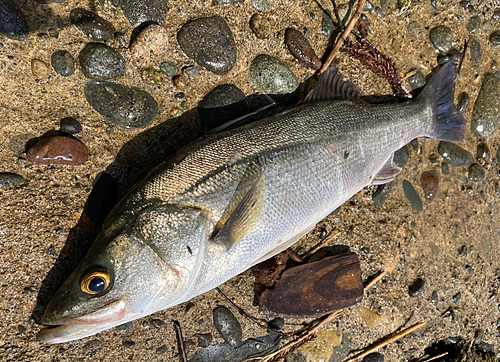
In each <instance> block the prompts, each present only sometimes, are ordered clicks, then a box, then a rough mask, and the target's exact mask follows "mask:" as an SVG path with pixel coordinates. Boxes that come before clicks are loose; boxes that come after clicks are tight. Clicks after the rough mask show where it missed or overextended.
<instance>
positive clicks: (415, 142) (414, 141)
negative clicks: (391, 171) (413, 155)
mask: <svg viewBox="0 0 500 362" xmlns="http://www.w3.org/2000/svg"><path fill="white" fill-rule="evenodd" d="M409 145H410V146H411V148H413V151H415V152H417V151H418V138H414V139H412V140H411V141H410V143H409Z"/></svg>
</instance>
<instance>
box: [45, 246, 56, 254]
mask: <svg viewBox="0 0 500 362" xmlns="http://www.w3.org/2000/svg"><path fill="white" fill-rule="evenodd" d="M47 252H48V253H49V255H50V256H55V255H56V253H57V251H56V248H55V247H54V246H51V247H50V248H49V250H47Z"/></svg>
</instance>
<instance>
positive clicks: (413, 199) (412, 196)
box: [403, 180, 424, 212]
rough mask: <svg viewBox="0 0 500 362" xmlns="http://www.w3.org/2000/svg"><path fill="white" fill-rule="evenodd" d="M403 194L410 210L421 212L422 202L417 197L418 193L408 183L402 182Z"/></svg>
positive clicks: (406, 181)
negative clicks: (409, 205)
mask: <svg viewBox="0 0 500 362" xmlns="http://www.w3.org/2000/svg"><path fill="white" fill-rule="evenodd" d="M403 192H404V194H405V196H406V198H407V199H408V201H410V204H411V208H412V209H413V210H415V211H418V212H421V211H422V210H423V209H424V207H423V205H422V200H421V199H420V196H418V192H417V191H416V190H415V188H414V187H413V185H412V184H411V183H410V181H408V180H404V181H403Z"/></svg>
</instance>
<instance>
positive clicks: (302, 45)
mask: <svg viewBox="0 0 500 362" xmlns="http://www.w3.org/2000/svg"><path fill="white" fill-rule="evenodd" d="M285 45H286V46H287V47H288V50H289V51H290V53H292V55H293V56H294V57H295V59H297V60H298V61H299V62H300V63H302V64H303V65H305V66H306V67H309V68H311V69H314V70H318V69H319V68H321V60H320V59H319V57H318V56H317V55H316V53H315V52H314V49H313V48H312V46H311V44H310V43H309V41H308V40H307V38H306V37H305V36H304V34H302V33H301V32H300V31H298V30H295V29H293V28H288V29H286V31H285Z"/></svg>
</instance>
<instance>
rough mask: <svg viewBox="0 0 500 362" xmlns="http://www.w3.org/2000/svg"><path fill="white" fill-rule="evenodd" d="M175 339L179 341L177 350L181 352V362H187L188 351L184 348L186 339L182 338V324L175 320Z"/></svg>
mask: <svg viewBox="0 0 500 362" xmlns="http://www.w3.org/2000/svg"><path fill="white" fill-rule="evenodd" d="M174 327H175V337H176V339H177V348H178V350H179V361H180V362H187V356H186V349H185V348H184V339H183V338H182V330H181V324H180V323H179V321H178V320H176V319H175V320H174Z"/></svg>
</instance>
